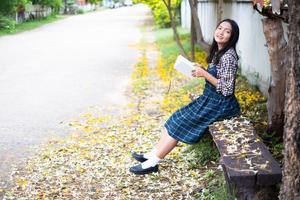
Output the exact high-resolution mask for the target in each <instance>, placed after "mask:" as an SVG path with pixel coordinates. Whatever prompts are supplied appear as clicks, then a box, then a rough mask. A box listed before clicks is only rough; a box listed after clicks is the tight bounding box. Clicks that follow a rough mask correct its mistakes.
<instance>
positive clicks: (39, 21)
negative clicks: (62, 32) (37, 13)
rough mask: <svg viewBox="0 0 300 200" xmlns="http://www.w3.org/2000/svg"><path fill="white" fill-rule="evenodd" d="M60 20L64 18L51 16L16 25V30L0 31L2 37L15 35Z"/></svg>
mask: <svg viewBox="0 0 300 200" xmlns="http://www.w3.org/2000/svg"><path fill="white" fill-rule="evenodd" d="M59 19H63V17H59V16H56V15H50V16H48V17H45V18H42V19H36V20H32V21H27V22H25V23H22V24H16V25H15V28H14V29H12V30H6V29H0V36H2V35H7V34H15V33H20V32H23V31H27V30H31V29H34V28H37V27H39V26H42V25H44V24H47V23H51V22H53V21H56V20H59ZM13 22H14V21H13Z"/></svg>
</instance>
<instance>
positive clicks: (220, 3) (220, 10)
mask: <svg viewBox="0 0 300 200" xmlns="http://www.w3.org/2000/svg"><path fill="white" fill-rule="evenodd" d="M223 8H224V1H223V0H218V13H217V23H219V22H220V21H221V20H222V18H223Z"/></svg>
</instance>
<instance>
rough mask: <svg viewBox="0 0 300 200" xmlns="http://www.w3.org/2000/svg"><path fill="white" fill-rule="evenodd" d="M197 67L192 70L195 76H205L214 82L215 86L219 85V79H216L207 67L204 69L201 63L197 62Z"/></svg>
mask: <svg viewBox="0 0 300 200" xmlns="http://www.w3.org/2000/svg"><path fill="white" fill-rule="evenodd" d="M194 66H195V69H194V70H192V76H193V77H203V78H205V79H206V80H208V82H210V83H211V84H213V85H214V86H215V87H217V83H218V79H216V78H215V77H214V76H213V75H211V74H210V73H208V72H207V71H206V70H205V69H203V68H202V67H201V66H200V65H199V64H197V63H195V65H194Z"/></svg>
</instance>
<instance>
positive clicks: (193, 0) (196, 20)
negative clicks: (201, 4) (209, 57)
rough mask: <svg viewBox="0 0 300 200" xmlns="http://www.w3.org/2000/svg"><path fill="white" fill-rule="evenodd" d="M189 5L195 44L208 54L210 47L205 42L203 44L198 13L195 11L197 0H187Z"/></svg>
mask: <svg viewBox="0 0 300 200" xmlns="http://www.w3.org/2000/svg"><path fill="white" fill-rule="evenodd" d="M189 4H190V7H191V15H192V18H193V20H192V22H193V23H194V26H195V30H196V38H197V43H198V44H199V45H200V46H201V47H202V48H203V50H204V51H206V52H207V53H208V52H209V49H210V45H209V44H208V43H207V42H205V41H204V38H203V33H202V29H201V25H200V20H199V17H198V11H197V10H198V9H197V6H198V2H197V0H189Z"/></svg>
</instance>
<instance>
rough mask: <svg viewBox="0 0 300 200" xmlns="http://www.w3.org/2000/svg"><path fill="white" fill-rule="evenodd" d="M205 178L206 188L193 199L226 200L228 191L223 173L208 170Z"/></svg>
mask: <svg viewBox="0 0 300 200" xmlns="http://www.w3.org/2000/svg"><path fill="white" fill-rule="evenodd" d="M205 176H206V179H205V181H206V183H207V185H206V187H205V188H203V189H202V190H201V191H200V192H199V193H197V194H196V195H195V197H194V199H195V200H203V199H205V200H227V199H228V191H227V185H226V181H225V177H224V174H223V172H218V173H216V172H213V171H212V170H208V171H207V172H206V174H205Z"/></svg>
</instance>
